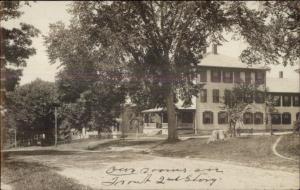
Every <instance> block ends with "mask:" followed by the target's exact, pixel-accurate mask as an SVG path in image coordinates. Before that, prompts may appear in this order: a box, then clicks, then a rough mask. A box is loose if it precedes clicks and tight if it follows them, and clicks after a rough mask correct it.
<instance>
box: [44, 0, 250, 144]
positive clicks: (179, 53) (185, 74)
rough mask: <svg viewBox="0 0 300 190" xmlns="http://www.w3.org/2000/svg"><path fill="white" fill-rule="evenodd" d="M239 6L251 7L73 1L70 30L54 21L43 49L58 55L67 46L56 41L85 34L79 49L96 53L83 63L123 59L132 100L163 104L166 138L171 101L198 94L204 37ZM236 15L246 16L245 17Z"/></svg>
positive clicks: (218, 35)
mask: <svg viewBox="0 0 300 190" xmlns="http://www.w3.org/2000/svg"><path fill="white" fill-rule="evenodd" d="M238 8H242V9H244V10H246V11H248V12H249V13H252V12H251V11H250V10H248V9H247V7H246V5H245V3H238V5H236V4H233V3H224V2H206V1H205V2H204V1H203V2H162V1H159V2H155V1H151V2H150V1H149V2H74V3H73V6H72V8H71V10H70V12H71V13H72V14H73V15H74V17H73V22H72V23H71V25H70V27H69V30H66V29H64V26H61V24H59V23H58V24H56V25H54V26H52V31H51V33H50V35H49V36H48V38H47V41H46V42H47V44H48V46H49V48H48V49H49V50H48V52H49V55H50V57H52V59H53V58H61V56H57V54H58V52H59V51H61V52H63V53H67V54H68V53H69V52H70V51H72V49H71V50H70V49H68V48H65V47H64V48H62V49H60V48H57V47H62V46H58V45H56V44H60V41H61V40H65V39H64V38H65V37H66V38H67V39H68V37H67V36H68V35H75V36H76V35H77V34H79V36H78V38H76V40H73V41H72V42H70V44H73V43H79V42H78V41H81V42H82V40H86V42H87V43H88V44H89V48H88V49H85V50H87V51H86V52H84V53H85V54H86V55H88V56H89V57H97V58H98V59H94V60H93V61H91V62H88V61H86V64H93V63H94V62H97V61H98V62H99V59H100V60H101V62H102V64H103V65H110V64H111V63H114V64H115V65H118V64H121V63H125V65H126V67H122V69H123V70H126V72H125V75H123V77H124V78H123V79H124V80H125V81H129V83H128V90H129V95H130V97H132V101H133V102H137V103H141V102H143V103H144V104H148V105H152V106H153V105H154V106H163V107H166V108H167V113H168V121H169V127H168V139H169V140H170V141H172V140H175V139H176V138H177V130H176V116H175V114H176V113H175V106H174V102H175V101H176V99H177V98H181V99H183V100H185V103H186V104H189V103H191V100H190V99H191V97H192V95H197V90H199V87H197V86H196V85H195V84H194V83H193V78H194V74H195V71H196V70H197V67H196V65H197V64H198V63H199V62H200V60H201V58H202V54H203V52H204V51H205V48H206V47H207V46H208V44H209V43H219V42H220V41H222V40H223V37H222V32H223V31H224V29H230V27H231V26H232V25H234V24H238V23H237V20H236V17H235V16H236V14H237V11H236V9H238ZM250 17H251V18H252V17H255V18H256V15H255V14H251V15H250ZM243 19H244V20H243ZM241 20H243V22H249V21H248V20H245V18H244V17H242V19H241ZM253 20H254V19H253ZM250 21H252V20H250ZM255 21H256V20H255ZM253 24H255V23H253ZM253 24H252V25H253ZM66 31H68V32H66ZM82 38H83V39H82ZM81 45H82V44H81ZM71 46H72V45H71ZM84 46H85V45H84ZM53 47H56V48H53ZM66 47H67V46H66ZM78 53H83V52H78ZM95 54H96V55H97V56H93V55H95ZM64 57H65V56H64ZM103 57H104V58H103ZM105 57H111V58H113V59H111V60H109V59H105ZM74 59H76V58H74ZM62 61H64V60H62ZM110 76H111V75H110ZM175 94H177V95H178V96H177V95H175ZM141 99H142V100H141Z"/></svg>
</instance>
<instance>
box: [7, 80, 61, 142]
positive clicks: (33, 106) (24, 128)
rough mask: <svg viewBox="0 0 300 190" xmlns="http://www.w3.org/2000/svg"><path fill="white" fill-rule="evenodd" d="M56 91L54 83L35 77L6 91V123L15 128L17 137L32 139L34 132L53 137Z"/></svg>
mask: <svg viewBox="0 0 300 190" xmlns="http://www.w3.org/2000/svg"><path fill="white" fill-rule="evenodd" d="M56 104H57V93H56V87H55V85H54V83H51V82H45V81H42V80H40V79H37V80H35V81H33V82H31V83H29V84H25V85H22V86H19V87H17V88H16V89H15V90H14V91H11V92H8V96H7V107H8V114H7V117H6V118H7V123H6V126H7V127H9V128H15V129H16V130H17V134H18V137H21V138H24V139H33V135H35V134H42V133H44V134H46V137H47V138H49V140H51V139H52V138H53V137H54V134H53V132H54V130H53V129H54V107H55V105H56Z"/></svg>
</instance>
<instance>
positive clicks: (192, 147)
mask: <svg viewBox="0 0 300 190" xmlns="http://www.w3.org/2000/svg"><path fill="white" fill-rule="evenodd" d="M277 138H278V136H250V137H241V138H231V139H228V140H226V141H224V142H214V143H210V144H207V143H206V142H207V140H206V139H189V140H186V141H179V142H177V143H172V144H170V143H162V144H160V145H159V146H155V147H153V152H154V154H157V155H160V156H171V157H190V158H202V159H209V160H216V161H229V162H235V163H240V164H243V165H247V166H253V167H260V168H268V169H283V170H289V171H298V163H297V162H295V161H289V160H284V159H281V158H278V157H277V156H275V155H274V154H273V152H272V149H271V147H272V145H273V144H274V142H275V141H276V139H277ZM283 142H286V143H284V144H283V145H282V149H285V150H286V146H287V145H288V147H290V149H291V150H292V152H295V146H296V147H297V145H296V140H294V141H292V142H290V141H283ZM298 146H299V145H298ZM287 149H289V148H287ZM298 150H299V149H298Z"/></svg>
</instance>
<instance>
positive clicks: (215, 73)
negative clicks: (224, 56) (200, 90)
mask: <svg viewBox="0 0 300 190" xmlns="http://www.w3.org/2000/svg"><path fill="white" fill-rule="evenodd" d="M211 82H221V71H220V70H211Z"/></svg>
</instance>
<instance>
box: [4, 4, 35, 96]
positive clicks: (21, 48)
mask: <svg viewBox="0 0 300 190" xmlns="http://www.w3.org/2000/svg"><path fill="white" fill-rule="evenodd" d="M23 5H29V3H28V2H20V1H3V2H1V16H0V21H1V22H3V21H8V20H10V19H16V18H18V17H20V16H21V15H22V12H20V10H19V9H20V8H21V7H22V6H23ZM0 30H1V31H0V32H1V35H2V37H3V39H2V40H1V46H2V48H3V49H4V52H1V55H2V54H4V55H5V56H4V57H5V63H6V65H9V66H12V67H11V68H9V69H8V74H7V76H6V79H7V81H9V84H8V85H7V86H6V87H7V90H8V91H9V90H13V89H14V87H15V85H17V84H18V82H19V80H20V77H21V76H22V69H21V68H22V67H25V66H26V60H27V59H28V58H29V57H30V56H32V55H34V54H35V53H36V51H35V49H34V48H33V47H32V38H34V37H36V36H38V34H39V30H37V29H36V28H35V27H34V26H32V25H29V24H26V23H20V27H19V28H11V29H7V28H4V27H1V28H0ZM1 66H2V65H1ZM3 66H4V65H3Z"/></svg>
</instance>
